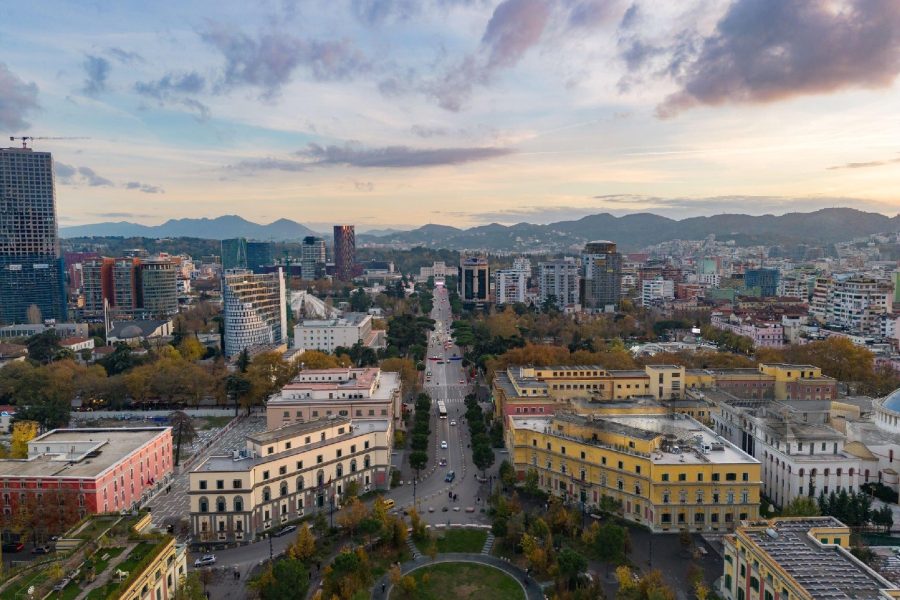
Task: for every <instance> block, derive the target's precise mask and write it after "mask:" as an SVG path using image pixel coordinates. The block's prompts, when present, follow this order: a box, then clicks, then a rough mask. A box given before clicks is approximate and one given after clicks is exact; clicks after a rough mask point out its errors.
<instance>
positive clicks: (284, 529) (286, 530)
mask: <svg viewBox="0 0 900 600" xmlns="http://www.w3.org/2000/svg"><path fill="white" fill-rule="evenodd" d="M292 531H297V526H296V525H288V526H287V527H282V528H281V530H280V531H278V532H276V533H275V537H281V536H283V535H287V534H289V533H290V532H292Z"/></svg>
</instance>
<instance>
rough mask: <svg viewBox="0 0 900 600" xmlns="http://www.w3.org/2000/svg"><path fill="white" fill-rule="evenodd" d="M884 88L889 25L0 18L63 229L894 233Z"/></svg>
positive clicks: (774, 1)
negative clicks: (606, 221) (647, 218)
mask: <svg viewBox="0 0 900 600" xmlns="http://www.w3.org/2000/svg"><path fill="white" fill-rule="evenodd" d="M898 72H900V2H898V1H897V0H790V1H785V0H736V1H725V0H679V1H677V2H676V1H671V2H663V1H660V0H653V1H637V2H632V1H630V0H626V1H616V0H504V1H502V2H497V1H489V0H484V1H480V0H383V1H378V0H330V1H327V2H325V1H322V2H319V1H310V2H302V1H297V2H289V1H282V0H272V1H269V2H231V1H222V0H220V1H217V2H197V1H190V2H187V1H178V2H175V1H165V0H161V1H157V2H136V1H127V0H125V1H121V2H100V1H85V2H62V1H44V2H3V3H2V4H0V133H3V135H4V136H9V135H35V136H39V135H40V136H56V137H79V138H89V139H79V140H46V141H36V142H34V148H35V149H38V150H49V151H52V152H53V153H54V158H55V160H56V162H57V199H58V207H59V212H60V224H61V225H73V224H81V223H93V222H99V221H119V220H128V221H135V222H141V223H147V224H156V223H160V222H162V221H165V220H167V219H169V218H177V217H203V216H207V217H214V216H218V215H222V214H239V215H241V216H243V217H245V218H247V219H250V220H253V221H257V222H269V221H274V220H276V219H279V218H282V217H285V218H289V219H293V220H296V221H299V222H302V223H304V224H307V225H310V226H312V227H313V228H319V229H323V228H324V227H325V226H326V225H328V224H331V223H334V222H351V223H356V224H357V226H358V228H359V229H361V230H366V229H371V228H380V227H405V228H408V227H416V226H420V225H423V224H426V223H441V224H447V225H455V226H471V225H477V224H482V223H487V222H492V221H497V222H502V223H515V222H519V221H530V222H536V223H547V222H551V221H557V220H563V219H570V218H578V217H581V216H584V215H586V214H592V213H597V212H612V213H614V214H623V213H628V212H640V211H652V212H655V213H658V214H664V215H667V216H671V217H676V218H681V217H686V216H694V215H699V214H715V213H721V212H746V213H753V214H760V213H765V212H773V213H783V212H789V211H793V210H801V211H805V210H812V209H816V208H821V207H825V206H852V207H856V208H860V209H864V210H875V211H879V212H883V213H885V214H890V215H893V214H896V213H897V212H898V211H900V208H898V207H900V91H898V85H897V81H896V78H897V75H898ZM4 139H5V138H4ZM4 143H6V142H4Z"/></svg>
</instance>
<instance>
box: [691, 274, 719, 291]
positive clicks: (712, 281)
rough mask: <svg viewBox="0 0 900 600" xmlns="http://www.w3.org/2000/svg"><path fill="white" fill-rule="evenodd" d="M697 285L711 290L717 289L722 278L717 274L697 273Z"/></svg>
mask: <svg viewBox="0 0 900 600" xmlns="http://www.w3.org/2000/svg"><path fill="white" fill-rule="evenodd" d="M697 283H699V284H702V285H705V286H707V287H711V288H717V287H719V284H720V283H722V276H721V275H719V274H718V273H697Z"/></svg>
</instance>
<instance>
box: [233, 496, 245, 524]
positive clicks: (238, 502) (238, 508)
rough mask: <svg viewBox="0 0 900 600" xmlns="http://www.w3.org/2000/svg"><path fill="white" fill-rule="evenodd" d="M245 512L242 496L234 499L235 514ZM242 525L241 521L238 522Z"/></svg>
mask: <svg viewBox="0 0 900 600" xmlns="http://www.w3.org/2000/svg"><path fill="white" fill-rule="evenodd" d="M243 510H244V499H243V498H241V497H240V496H237V497H235V499H234V512H242V511H243ZM238 523H240V521H238Z"/></svg>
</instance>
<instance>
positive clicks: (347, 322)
mask: <svg viewBox="0 0 900 600" xmlns="http://www.w3.org/2000/svg"><path fill="white" fill-rule="evenodd" d="M371 318H372V316H371V315H368V314H366V313H344V314H343V315H341V316H340V317H335V318H333V319H304V320H303V321H301V322H300V323H299V324H298V326H299V327H359V326H360V325H362V324H363V322H364V321H365V320H366V319H371Z"/></svg>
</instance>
